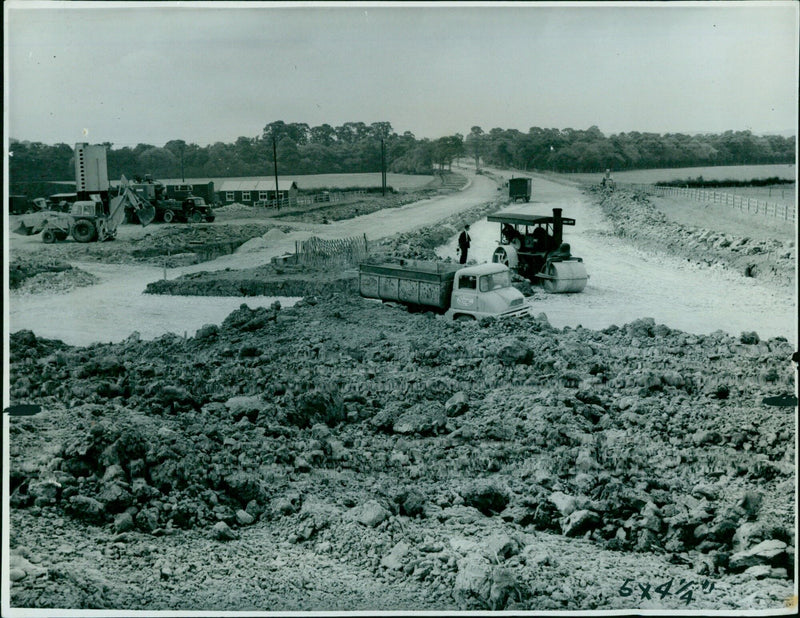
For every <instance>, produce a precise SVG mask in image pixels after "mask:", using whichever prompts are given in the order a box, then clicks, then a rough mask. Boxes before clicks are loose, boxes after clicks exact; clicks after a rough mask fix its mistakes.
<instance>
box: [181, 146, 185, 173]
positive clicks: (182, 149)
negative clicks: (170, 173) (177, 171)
mask: <svg viewBox="0 0 800 618" xmlns="http://www.w3.org/2000/svg"><path fill="white" fill-rule="evenodd" d="M184 150H186V147H185V146H184V147H183V148H181V182H186V175H185V174H184V173H183V151H184Z"/></svg>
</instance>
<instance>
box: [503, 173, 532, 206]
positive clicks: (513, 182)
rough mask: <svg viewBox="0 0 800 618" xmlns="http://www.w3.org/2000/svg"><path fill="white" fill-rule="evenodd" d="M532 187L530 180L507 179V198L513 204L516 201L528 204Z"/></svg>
mask: <svg viewBox="0 0 800 618" xmlns="http://www.w3.org/2000/svg"><path fill="white" fill-rule="evenodd" d="M532 185H533V181H532V180H531V179H530V178H509V179H508V197H509V198H511V200H512V201H514V202H516V201H517V200H522V201H523V202H530V201H531V186H532Z"/></svg>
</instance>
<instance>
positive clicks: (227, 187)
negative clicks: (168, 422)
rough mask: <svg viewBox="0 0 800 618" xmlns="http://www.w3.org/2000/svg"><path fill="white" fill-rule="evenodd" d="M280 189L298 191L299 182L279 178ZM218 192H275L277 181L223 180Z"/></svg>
mask: <svg viewBox="0 0 800 618" xmlns="http://www.w3.org/2000/svg"><path fill="white" fill-rule="evenodd" d="M278 189H279V190H280V191H288V190H289V189H297V181H295V180H292V179H291V178H278ZM217 190H218V191H274V190H275V179H274V178H273V179H272V180H223V181H222V184H221V185H220V187H219V189H217Z"/></svg>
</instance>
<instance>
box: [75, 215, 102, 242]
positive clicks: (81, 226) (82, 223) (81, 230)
mask: <svg viewBox="0 0 800 618" xmlns="http://www.w3.org/2000/svg"><path fill="white" fill-rule="evenodd" d="M72 237H73V238H74V239H75V240H77V241H78V242H92V241H93V240H94V239H95V238H96V237H97V228H95V226H94V223H92V222H91V221H89V220H88V219H80V220H78V221H76V222H75V225H73V226H72Z"/></svg>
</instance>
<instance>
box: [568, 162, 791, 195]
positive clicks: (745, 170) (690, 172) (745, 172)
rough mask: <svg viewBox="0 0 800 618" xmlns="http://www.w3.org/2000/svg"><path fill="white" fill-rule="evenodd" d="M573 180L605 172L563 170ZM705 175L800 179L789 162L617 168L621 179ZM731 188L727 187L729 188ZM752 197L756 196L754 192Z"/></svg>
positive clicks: (592, 178)
mask: <svg viewBox="0 0 800 618" xmlns="http://www.w3.org/2000/svg"><path fill="white" fill-rule="evenodd" d="M562 176H564V177H566V178H569V179H571V180H578V181H586V182H597V183H599V182H600V180H601V179H602V177H603V175H602V174H598V173H595V174H562ZM698 176H702V177H703V178H706V179H708V180H752V179H754V178H772V177H774V176H777V177H778V178H786V179H789V180H796V179H797V170H796V168H795V166H794V164H786V165H723V166H719V167H676V168H667V169H652V170H631V171H629V172H613V177H614V179H615V180H616V181H617V182H634V183H636V182H638V183H643V184H647V183H654V182H660V181H666V182H668V181H670V180H687V179H690V178H697V177H698ZM725 190H726V191H727V189H725ZM751 197H752V196H751Z"/></svg>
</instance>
